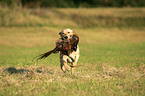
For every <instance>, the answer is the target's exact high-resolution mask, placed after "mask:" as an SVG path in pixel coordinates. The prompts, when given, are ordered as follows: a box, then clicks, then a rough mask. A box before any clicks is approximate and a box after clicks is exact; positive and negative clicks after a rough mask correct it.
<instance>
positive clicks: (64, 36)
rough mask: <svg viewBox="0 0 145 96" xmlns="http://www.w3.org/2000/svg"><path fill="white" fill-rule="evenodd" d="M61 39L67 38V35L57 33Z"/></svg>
mask: <svg viewBox="0 0 145 96" xmlns="http://www.w3.org/2000/svg"><path fill="white" fill-rule="evenodd" d="M59 35H60V37H61V39H62V40H65V39H68V36H66V35H64V34H63V33H61V32H60V33H59Z"/></svg>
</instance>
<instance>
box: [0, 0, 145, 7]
mask: <svg viewBox="0 0 145 96" xmlns="http://www.w3.org/2000/svg"><path fill="white" fill-rule="evenodd" d="M0 5H1V6H10V7H16V6H21V7H28V8H36V7H50V8H52V7H56V8H78V7H87V8H92V7H145V0H0Z"/></svg>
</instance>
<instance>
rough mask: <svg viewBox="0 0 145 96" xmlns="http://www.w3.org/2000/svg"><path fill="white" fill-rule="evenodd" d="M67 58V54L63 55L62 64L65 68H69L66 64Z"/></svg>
mask: <svg viewBox="0 0 145 96" xmlns="http://www.w3.org/2000/svg"><path fill="white" fill-rule="evenodd" d="M67 59H68V56H67V55H63V64H64V66H65V68H66V69H67V70H70V66H69V65H67Z"/></svg>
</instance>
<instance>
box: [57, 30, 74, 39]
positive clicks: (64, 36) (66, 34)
mask: <svg viewBox="0 0 145 96" xmlns="http://www.w3.org/2000/svg"><path fill="white" fill-rule="evenodd" d="M73 35H74V31H73V30H71V29H68V28H67V29H63V30H62V31H61V32H60V33H59V36H60V38H61V39H62V40H64V39H67V40H69V39H71V38H72V36H73Z"/></svg>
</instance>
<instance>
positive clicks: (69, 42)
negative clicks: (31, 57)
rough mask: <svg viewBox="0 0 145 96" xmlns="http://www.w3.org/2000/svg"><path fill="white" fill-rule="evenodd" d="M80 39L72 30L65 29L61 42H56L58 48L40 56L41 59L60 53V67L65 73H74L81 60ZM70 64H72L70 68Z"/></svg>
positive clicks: (60, 38) (60, 36)
mask: <svg viewBox="0 0 145 96" xmlns="http://www.w3.org/2000/svg"><path fill="white" fill-rule="evenodd" d="M78 43H79V37H78V36H77V35H76V34H74V31H73V30H71V29H68V28H67V29H63V30H62V31H61V32H60V33H59V40H57V41H56V47H55V48H54V49H53V50H50V51H48V52H46V53H44V54H41V55H39V58H38V59H37V60H39V59H43V58H46V57H48V56H49V55H50V54H52V53H58V52H60V67H61V70H62V71H63V72H64V73H65V72H66V71H67V70H68V71H69V70H71V72H73V70H74V68H75V67H76V65H77V61H78V59H79V53H80V52H79V46H78ZM68 63H71V65H70V66H69V65H68Z"/></svg>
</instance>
